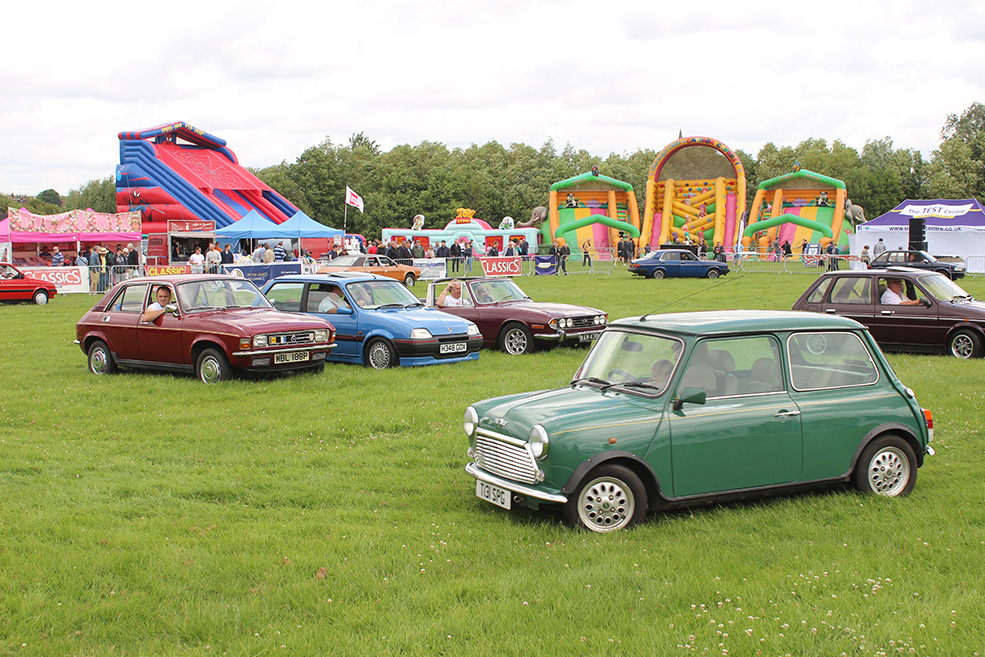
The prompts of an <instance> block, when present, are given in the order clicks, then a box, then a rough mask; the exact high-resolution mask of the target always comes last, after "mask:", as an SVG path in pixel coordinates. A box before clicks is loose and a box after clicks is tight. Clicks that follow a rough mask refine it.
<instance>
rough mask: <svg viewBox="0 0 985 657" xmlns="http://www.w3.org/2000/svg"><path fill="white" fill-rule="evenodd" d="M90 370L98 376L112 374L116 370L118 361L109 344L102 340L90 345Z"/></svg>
mask: <svg viewBox="0 0 985 657" xmlns="http://www.w3.org/2000/svg"><path fill="white" fill-rule="evenodd" d="M89 371H90V372H92V373H93V374H95V375H97V376H101V375H103V374H112V373H113V372H115V371H116V361H115V360H113V354H112V352H110V350H109V346H107V344H106V343H105V342H103V341H102V340H96V341H95V342H93V343H92V345H90V346H89Z"/></svg>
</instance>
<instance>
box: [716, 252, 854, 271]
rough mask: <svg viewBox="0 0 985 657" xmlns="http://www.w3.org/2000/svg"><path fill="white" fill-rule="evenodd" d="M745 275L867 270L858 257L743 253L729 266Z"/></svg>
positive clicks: (733, 259) (733, 258) (732, 260)
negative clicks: (782, 255) (776, 256)
mask: <svg viewBox="0 0 985 657" xmlns="http://www.w3.org/2000/svg"><path fill="white" fill-rule="evenodd" d="M729 266H730V267H731V268H732V269H738V270H739V271H742V272H744V273H766V274H814V275H815V276H817V275H819V274H822V273H823V272H825V271H832V270H839V269H865V268H866V266H865V263H863V262H862V261H861V260H860V259H859V257H858V256H853V255H842V256H829V255H822V256H799V255H798V256H789V257H786V258H779V259H777V258H775V257H773V256H772V255H762V254H758V253H743V254H742V256H741V258H739V259H738V260H736V259H735V257H734V256H733V257H732V259H731V262H730V265H729Z"/></svg>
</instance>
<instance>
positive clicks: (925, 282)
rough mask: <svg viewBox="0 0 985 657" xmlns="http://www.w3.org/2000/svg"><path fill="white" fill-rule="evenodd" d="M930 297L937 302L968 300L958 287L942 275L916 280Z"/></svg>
mask: <svg viewBox="0 0 985 657" xmlns="http://www.w3.org/2000/svg"><path fill="white" fill-rule="evenodd" d="M917 281H919V283H920V285H922V286H923V288H924V289H925V290H927V292H928V293H930V296H932V297H934V298H935V299H937V300H939V301H954V300H955V299H970V298H971V295H970V294H968V293H967V292H965V291H964V290H963V289H962V288H961V286H960V285H958V284H957V283H955V282H954V281H952V280H951V279H950V278H948V277H947V276H945V275H944V274H927V275H926V276H921V277H919V278H918V279H917Z"/></svg>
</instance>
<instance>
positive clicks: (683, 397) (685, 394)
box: [673, 388, 708, 411]
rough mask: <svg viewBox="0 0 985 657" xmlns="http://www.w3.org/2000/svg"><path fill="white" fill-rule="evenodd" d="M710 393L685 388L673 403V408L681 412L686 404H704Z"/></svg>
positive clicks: (698, 389) (699, 389)
mask: <svg viewBox="0 0 985 657" xmlns="http://www.w3.org/2000/svg"><path fill="white" fill-rule="evenodd" d="M707 397H708V393H706V392H705V391H704V390H702V389H701V388H683V389H681V393H680V395H679V396H678V397H677V399H675V400H674V401H673V408H674V410H675V411H679V410H681V409H682V408H684V404H704V403H705V401H706V400H707Z"/></svg>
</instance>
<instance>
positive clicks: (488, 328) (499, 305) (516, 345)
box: [426, 278, 608, 356]
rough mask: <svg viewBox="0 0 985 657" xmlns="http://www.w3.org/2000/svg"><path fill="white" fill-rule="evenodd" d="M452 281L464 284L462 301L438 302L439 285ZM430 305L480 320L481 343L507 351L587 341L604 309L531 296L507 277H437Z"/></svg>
mask: <svg viewBox="0 0 985 657" xmlns="http://www.w3.org/2000/svg"><path fill="white" fill-rule="evenodd" d="M452 281H458V282H459V283H460V284H461V286H462V293H461V300H462V302H461V305H459V306H444V307H441V306H439V305H438V300H439V297H440V294H439V292H438V290H439V289H440V290H443V289H444V288H447V287H448V285H449V284H450V283H451V282H452ZM426 302H427V305H428V307H437V308H439V309H440V310H441V311H443V312H446V313H449V314H452V315H456V316H458V317H462V318H464V319H467V320H469V321H471V322H474V323H475V324H477V325H478V326H479V331H480V332H481V333H482V345H483V346H484V347H486V348H488V349H495V348H497V347H498V348H500V349H502V350H503V351H504V352H506V353H508V354H510V355H514V356H515V355H517V354H526V353H530V352H532V351H534V350H535V349H536V348H537V347H538V346H540V347H546V346H551V345H557V344H587V343H589V342H592V341H593V340H595V339H596V338H598V336H599V335H600V334H601V332H602V329H604V328H605V323H606V321H607V319H608V315H607V314H606V313H604V312H603V311H601V310H598V309H597V308H589V307H588V306H574V305H571V304H567V303H544V302H540V301H533V300H532V299H531V298H530V297H528V296H527V295H526V294H524V292H523V290H521V289H520V287H519V286H518V285H517V284H516V283H514V282H513V281H512V280H510V279H509V278H460V279H452V278H439V279H435V280H433V281H429V282H428V292H427V297H426Z"/></svg>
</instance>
